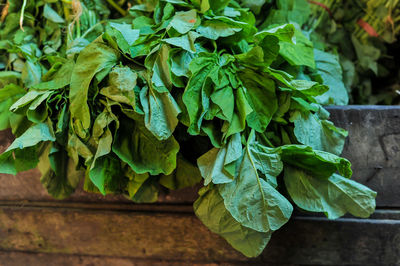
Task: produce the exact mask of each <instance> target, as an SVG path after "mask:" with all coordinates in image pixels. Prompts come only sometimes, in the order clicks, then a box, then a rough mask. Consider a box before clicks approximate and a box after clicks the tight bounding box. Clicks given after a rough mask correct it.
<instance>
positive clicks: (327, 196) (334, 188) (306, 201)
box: [284, 167, 376, 219]
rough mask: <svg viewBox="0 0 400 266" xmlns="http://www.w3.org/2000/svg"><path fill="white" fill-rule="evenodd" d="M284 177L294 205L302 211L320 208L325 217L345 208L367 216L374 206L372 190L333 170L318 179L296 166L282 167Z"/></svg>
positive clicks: (334, 215)
mask: <svg viewBox="0 0 400 266" xmlns="http://www.w3.org/2000/svg"><path fill="white" fill-rule="evenodd" d="M284 180H285V185H286V188H287V190H288V192H289V195H290V197H291V198H292V199H293V201H294V202H295V203H296V205H297V206H299V207H300V208H302V209H304V210H306V211H311V212H324V213H325V215H326V216H327V217H328V218H329V219H336V218H338V217H340V216H343V215H344V214H346V212H349V213H351V214H352V215H354V216H358V217H362V218H367V217H368V216H370V215H371V214H372V213H373V212H374V210H375V197H376V192H375V191H372V190H371V189H369V188H367V187H366V186H364V185H361V184H359V183H357V182H354V181H352V180H350V179H348V178H344V177H342V176H340V175H337V174H333V175H332V176H330V177H329V178H328V179H319V178H315V177H313V176H312V175H310V174H307V173H306V172H304V171H302V170H300V169H296V168H292V167H285V177H284Z"/></svg>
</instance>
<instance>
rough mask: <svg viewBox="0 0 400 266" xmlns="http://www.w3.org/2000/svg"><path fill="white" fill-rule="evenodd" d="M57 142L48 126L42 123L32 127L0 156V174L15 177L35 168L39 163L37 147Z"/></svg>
mask: <svg viewBox="0 0 400 266" xmlns="http://www.w3.org/2000/svg"><path fill="white" fill-rule="evenodd" d="M55 140H56V139H55V136H54V133H53V130H52V129H51V128H50V127H49V125H48V124H45V123H40V124H36V125H34V126H32V127H30V128H29V129H28V130H26V131H25V132H24V134H22V135H21V136H20V137H18V138H16V139H15V140H14V142H13V143H12V144H11V145H10V146H9V147H8V149H7V150H6V151H5V152H4V153H2V154H1V155H0V172H1V173H5V174H13V175H15V174H17V173H18V172H21V171H26V170H29V169H32V168H35V167H36V165H37V163H38V156H37V153H36V145H38V144H39V143H41V142H46V141H55ZM14 156H15V158H14Z"/></svg>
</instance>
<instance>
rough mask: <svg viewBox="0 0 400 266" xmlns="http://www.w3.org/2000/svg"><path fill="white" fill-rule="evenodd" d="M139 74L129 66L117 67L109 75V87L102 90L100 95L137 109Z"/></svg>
mask: <svg viewBox="0 0 400 266" xmlns="http://www.w3.org/2000/svg"><path fill="white" fill-rule="evenodd" d="M137 77H138V75H137V73H135V72H133V71H132V70H131V69H130V68H129V67H127V66H122V67H121V66H116V67H114V68H113V69H112V70H111V72H110V74H109V81H108V82H109V86H107V87H104V88H102V89H101V90H100V94H102V95H104V96H106V97H107V98H109V99H111V100H113V101H116V102H119V103H124V104H127V105H130V106H132V108H135V91H134V89H135V87H136V80H137Z"/></svg>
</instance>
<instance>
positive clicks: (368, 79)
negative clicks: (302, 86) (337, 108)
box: [242, 0, 400, 104]
mask: <svg viewBox="0 0 400 266" xmlns="http://www.w3.org/2000/svg"><path fill="white" fill-rule="evenodd" d="M242 2H243V4H244V5H245V6H247V7H250V8H252V10H253V11H254V12H255V13H256V14H257V17H258V24H257V25H258V28H259V29H261V30H262V29H263V28H265V27H269V25H271V24H274V23H277V24H280V23H293V24H294V25H296V28H297V29H298V30H301V31H302V32H303V34H304V35H305V36H306V37H307V39H308V41H311V42H312V44H313V47H314V56H315V62H316V68H317V71H316V72H315V71H314V72H312V73H307V72H308V71H306V73H304V70H303V69H300V70H297V77H298V78H305V77H306V78H309V79H310V80H316V81H320V82H322V83H323V84H326V85H328V86H330V87H331V89H332V88H333V89H334V90H331V91H332V95H335V94H336V93H342V92H344V91H345V90H344V88H346V89H347V91H348V92H349V96H350V97H349V98H350V99H349V100H350V103H353V104H398V103H399V100H400V97H399V89H400V71H399V69H400V63H399V62H400V61H399V57H398V55H399V54H400V53H399V51H400V46H399V44H398V42H396V37H397V35H398V34H399V33H400V1H399V0H390V1H386V0H373V1H370V0H368V1H367V0H351V1H342V0H341V1H333V0H320V1H311V0H309V1H307V0H271V1H267V0H263V1H247V0H242ZM311 68H312V67H311ZM304 74H306V75H304ZM330 74H331V75H330ZM341 75H342V78H340V76H341ZM335 84H336V85H335ZM330 103H331V104H346V103H347V99H346V97H345V96H344V95H343V96H342V97H341V98H340V100H339V101H331V102H330Z"/></svg>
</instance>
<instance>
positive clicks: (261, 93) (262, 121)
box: [239, 69, 278, 132]
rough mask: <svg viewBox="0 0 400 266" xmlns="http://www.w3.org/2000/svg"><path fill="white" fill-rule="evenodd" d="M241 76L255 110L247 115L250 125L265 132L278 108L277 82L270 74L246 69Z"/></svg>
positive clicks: (249, 100) (248, 98)
mask: <svg viewBox="0 0 400 266" xmlns="http://www.w3.org/2000/svg"><path fill="white" fill-rule="evenodd" d="M239 77H240V79H241V80H242V82H243V85H244V86H245V88H246V94H247V100H248V102H249V103H250V106H251V108H252V109H253V112H251V113H250V114H249V115H248V116H247V123H248V125H249V126H250V127H251V128H253V129H255V130H256V131H257V132H264V131H265V129H266V128H267V126H268V124H269V122H270V121H271V119H272V117H273V115H274V113H275V112H276V111H277V110H278V100H277V97H276V92H275V82H274V81H273V80H272V79H270V78H269V77H268V76H266V75H263V74H259V73H256V72H254V71H251V70H250V69H245V70H243V71H241V72H240V73H239Z"/></svg>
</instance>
